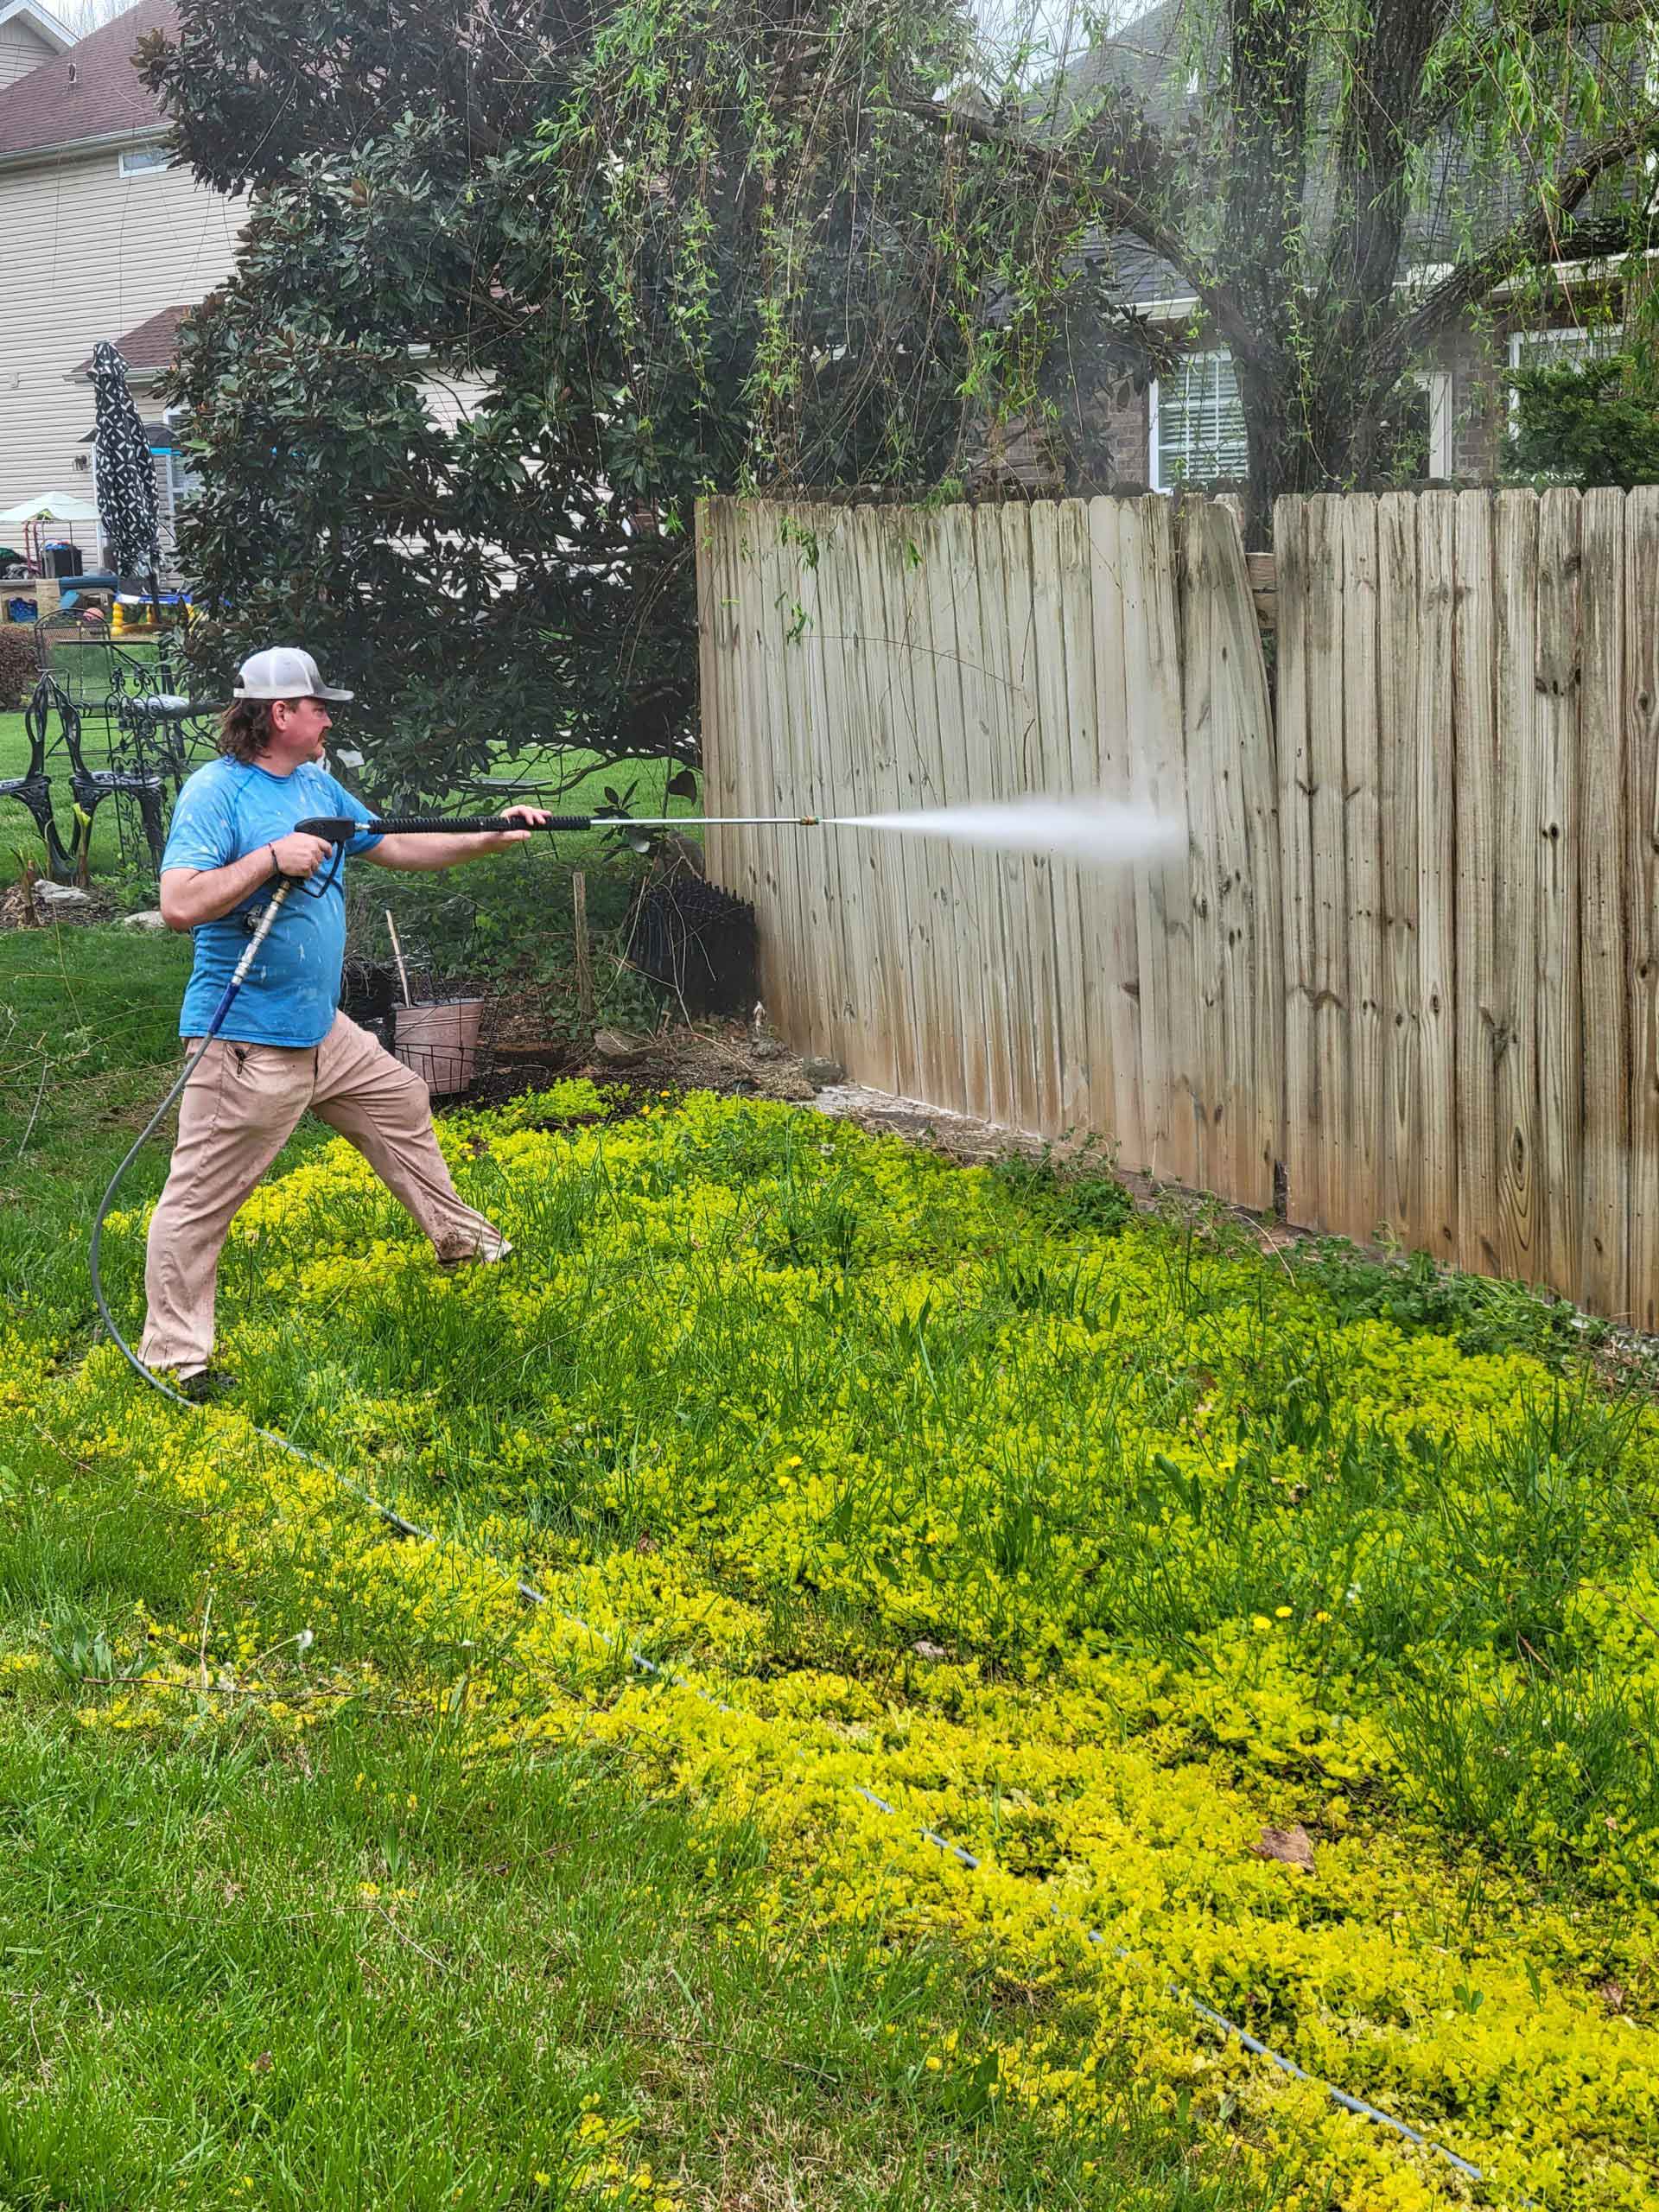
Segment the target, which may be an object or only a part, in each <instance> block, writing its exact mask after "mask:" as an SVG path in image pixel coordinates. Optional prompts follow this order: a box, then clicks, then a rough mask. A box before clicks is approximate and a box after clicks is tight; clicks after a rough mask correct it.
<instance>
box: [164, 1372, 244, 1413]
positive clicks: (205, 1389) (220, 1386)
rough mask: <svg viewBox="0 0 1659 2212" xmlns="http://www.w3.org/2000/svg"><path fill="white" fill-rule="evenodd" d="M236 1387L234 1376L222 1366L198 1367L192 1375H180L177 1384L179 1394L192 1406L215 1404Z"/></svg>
mask: <svg viewBox="0 0 1659 2212" xmlns="http://www.w3.org/2000/svg"><path fill="white" fill-rule="evenodd" d="M236 1387H237V1378H236V1376H234V1375H229V1374H227V1373H226V1370H224V1369H223V1368H222V1367H199V1368H198V1369H197V1370H196V1371H195V1373H194V1375H181V1376H180V1377H179V1384H178V1389H179V1395H180V1396H181V1398H188V1400H189V1401H190V1402H191V1404H192V1405H193V1406H212V1405H216V1404H217V1403H218V1402H219V1399H221V1398H228V1397H229V1396H230V1395H231V1393H232V1390H234V1389H236Z"/></svg>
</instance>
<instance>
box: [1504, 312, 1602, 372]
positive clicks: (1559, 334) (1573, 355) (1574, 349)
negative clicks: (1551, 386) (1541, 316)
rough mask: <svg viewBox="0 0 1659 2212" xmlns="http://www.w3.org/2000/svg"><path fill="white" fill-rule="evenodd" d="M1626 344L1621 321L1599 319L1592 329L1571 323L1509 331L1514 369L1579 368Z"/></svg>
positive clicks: (1599, 359)
mask: <svg viewBox="0 0 1659 2212" xmlns="http://www.w3.org/2000/svg"><path fill="white" fill-rule="evenodd" d="M1623 344H1624V324H1623V323H1622V322H1599V323H1596V324H1593V325H1592V327H1589V328H1587V329H1586V327H1584V326H1583V325H1582V324H1579V323H1569V324H1567V325H1565V326H1562V327H1558V328H1556V329H1554V330H1512V331H1511V332H1510V368H1511V369H1576V368H1580V367H1581V366H1582V365H1583V364H1584V363H1585V362H1586V361H1601V360H1605V359H1606V358H1607V356H1608V354H1609V353H1618V349H1619V347H1620V346H1622V345H1623Z"/></svg>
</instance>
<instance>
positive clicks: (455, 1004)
mask: <svg viewBox="0 0 1659 2212" xmlns="http://www.w3.org/2000/svg"><path fill="white" fill-rule="evenodd" d="M405 986H407V997H406V996H405ZM500 1006H501V1002H500V1000H499V997H497V996H496V995H495V994H494V993H493V992H490V991H486V990H484V989H482V988H478V987H476V986H474V985H473V984H471V983H469V982H466V981H465V980H464V979H457V978H455V977H453V976H452V977H448V978H442V979H441V978H439V977H438V976H435V974H434V973H433V970H432V967H431V963H429V961H426V960H423V959H422V958H420V957H416V958H415V959H413V960H411V959H410V956H409V951H408V949H407V948H406V947H405V948H404V957H403V960H402V962H401V963H397V962H393V961H391V960H369V959H364V958H362V957H357V956H351V957H347V959H346V967H345V973H344V976H343V979H342V982H341V985H340V1010H341V1012H342V1013H343V1014H346V1018H347V1019H348V1020H352V1021H355V1022H356V1023H357V1024H358V1026H359V1028H362V1029H366V1030H367V1031H368V1032H369V1033H370V1034H371V1035H372V1036H373V1037H376V1038H378V1039H379V1041H380V1043H381V1044H382V1045H384V1046H385V1048H386V1050H387V1051H388V1052H390V1053H391V1055H392V1057H393V1058H395V1059H399V1060H401V1061H402V1062H403V1064H404V1066H405V1067H406V1068H409V1069H411V1070H412V1071H413V1072H414V1073H415V1074H416V1075H417V1076H419V1077H420V1078H421V1081H422V1082H423V1084H425V1085H426V1087H427V1089H428V1090H429V1091H430V1092H431V1094H432V1096H433V1097H435V1098H458V1097H460V1096H462V1095H463V1094H464V1093H465V1092H467V1091H468V1090H472V1089H474V1086H475V1085H477V1084H481V1083H486V1082H487V1081H488V1079H489V1077H491V1076H492V1075H493V1073H494V1071H495V1048H496V1035H497V1030H498V1027H499V1020H500Z"/></svg>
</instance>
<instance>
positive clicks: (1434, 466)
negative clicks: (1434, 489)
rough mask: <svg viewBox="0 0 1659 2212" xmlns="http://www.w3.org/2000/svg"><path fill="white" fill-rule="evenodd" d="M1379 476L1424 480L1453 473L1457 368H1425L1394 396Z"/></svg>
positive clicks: (1381, 441)
mask: <svg viewBox="0 0 1659 2212" xmlns="http://www.w3.org/2000/svg"><path fill="white" fill-rule="evenodd" d="M1376 459H1377V474H1378V481H1379V482H1380V483H1382V484H1384V485H1388V484H1421V483H1423V482H1425V481H1427V480H1432V479H1433V478H1436V477H1439V478H1446V477H1449V476H1450V475H1451V474H1452V373H1451V371H1450V370H1449V369H1420V370H1418V371H1417V372H1415V373H1414V375H1413V376H1411V377H1410V378H1408V379H1407V380H1406V382H1404V383H1403V384H1402V385H1400V387H1399V389H1398V390H1397V391H1395V394H1394V396H1393V397H1392V398H1391V399H1390V400H1389V404H1388V407H1387V409H1386V410H1385V411H1384V414H1383V418H1382V423H1381V435H1380V436H1379V438H1378V441H1377V448H1376Z"/></svg>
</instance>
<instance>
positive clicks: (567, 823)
mask: <svg viewBox="0 0 1659 2212" xmlns="http://www.w3.org/2000/svg"><path fill="white" fill-rule="evenodd" d="M294 826H295V828H296V829H297V830H298V831H299V832H300V834H301V835H302V836H307V837H325V838H327V841H328V842H329V843H330V844H331V845H343V844H345V843H346V840H347V839H348V838H351V837H355V836H358V835H359V833H360V834H362V835H364V836H370V837H410V836H414V837H419V836H442V835H443V834H444V833H445V832H446V831H448V830H454V831H457V832H459V833H460V834H461V836H473V835H475V834H476V833H478V832H480V831H484V832H486V833H493V832H495V831H498V830H502V829H546V830H550V831H564V830H572V829H614V830H617V831H618V832H619V833H620V835H621V836H623V837H624V838H626V841H627V842H628V843H629V844H631V845H632V846H633V847H634V849H635V850H636V851H637V852H643V851H644V850H645V845H646V841H645V839H643V838H641V837H640V836H639V831H641V830H643V829H822V828H823V819H822V817H820V816H818V815H816V814H654V815H629V814H550V815H549V817H548V818H547V820H546V821H545V822H514V821H512V820H511V819H510V818H509V817H506V816H505V815H500V814H467V815H442V814H387V815H383V816H381V817H379V818H378V820H376V821H373V822H353V821H352V820H351V819H350V818H349V817H346V816H345V815H337V814H320V815H314V816H313V817H312V818H311V820H310V821H308V822H296V823H295V825H294Z"/></svg>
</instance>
